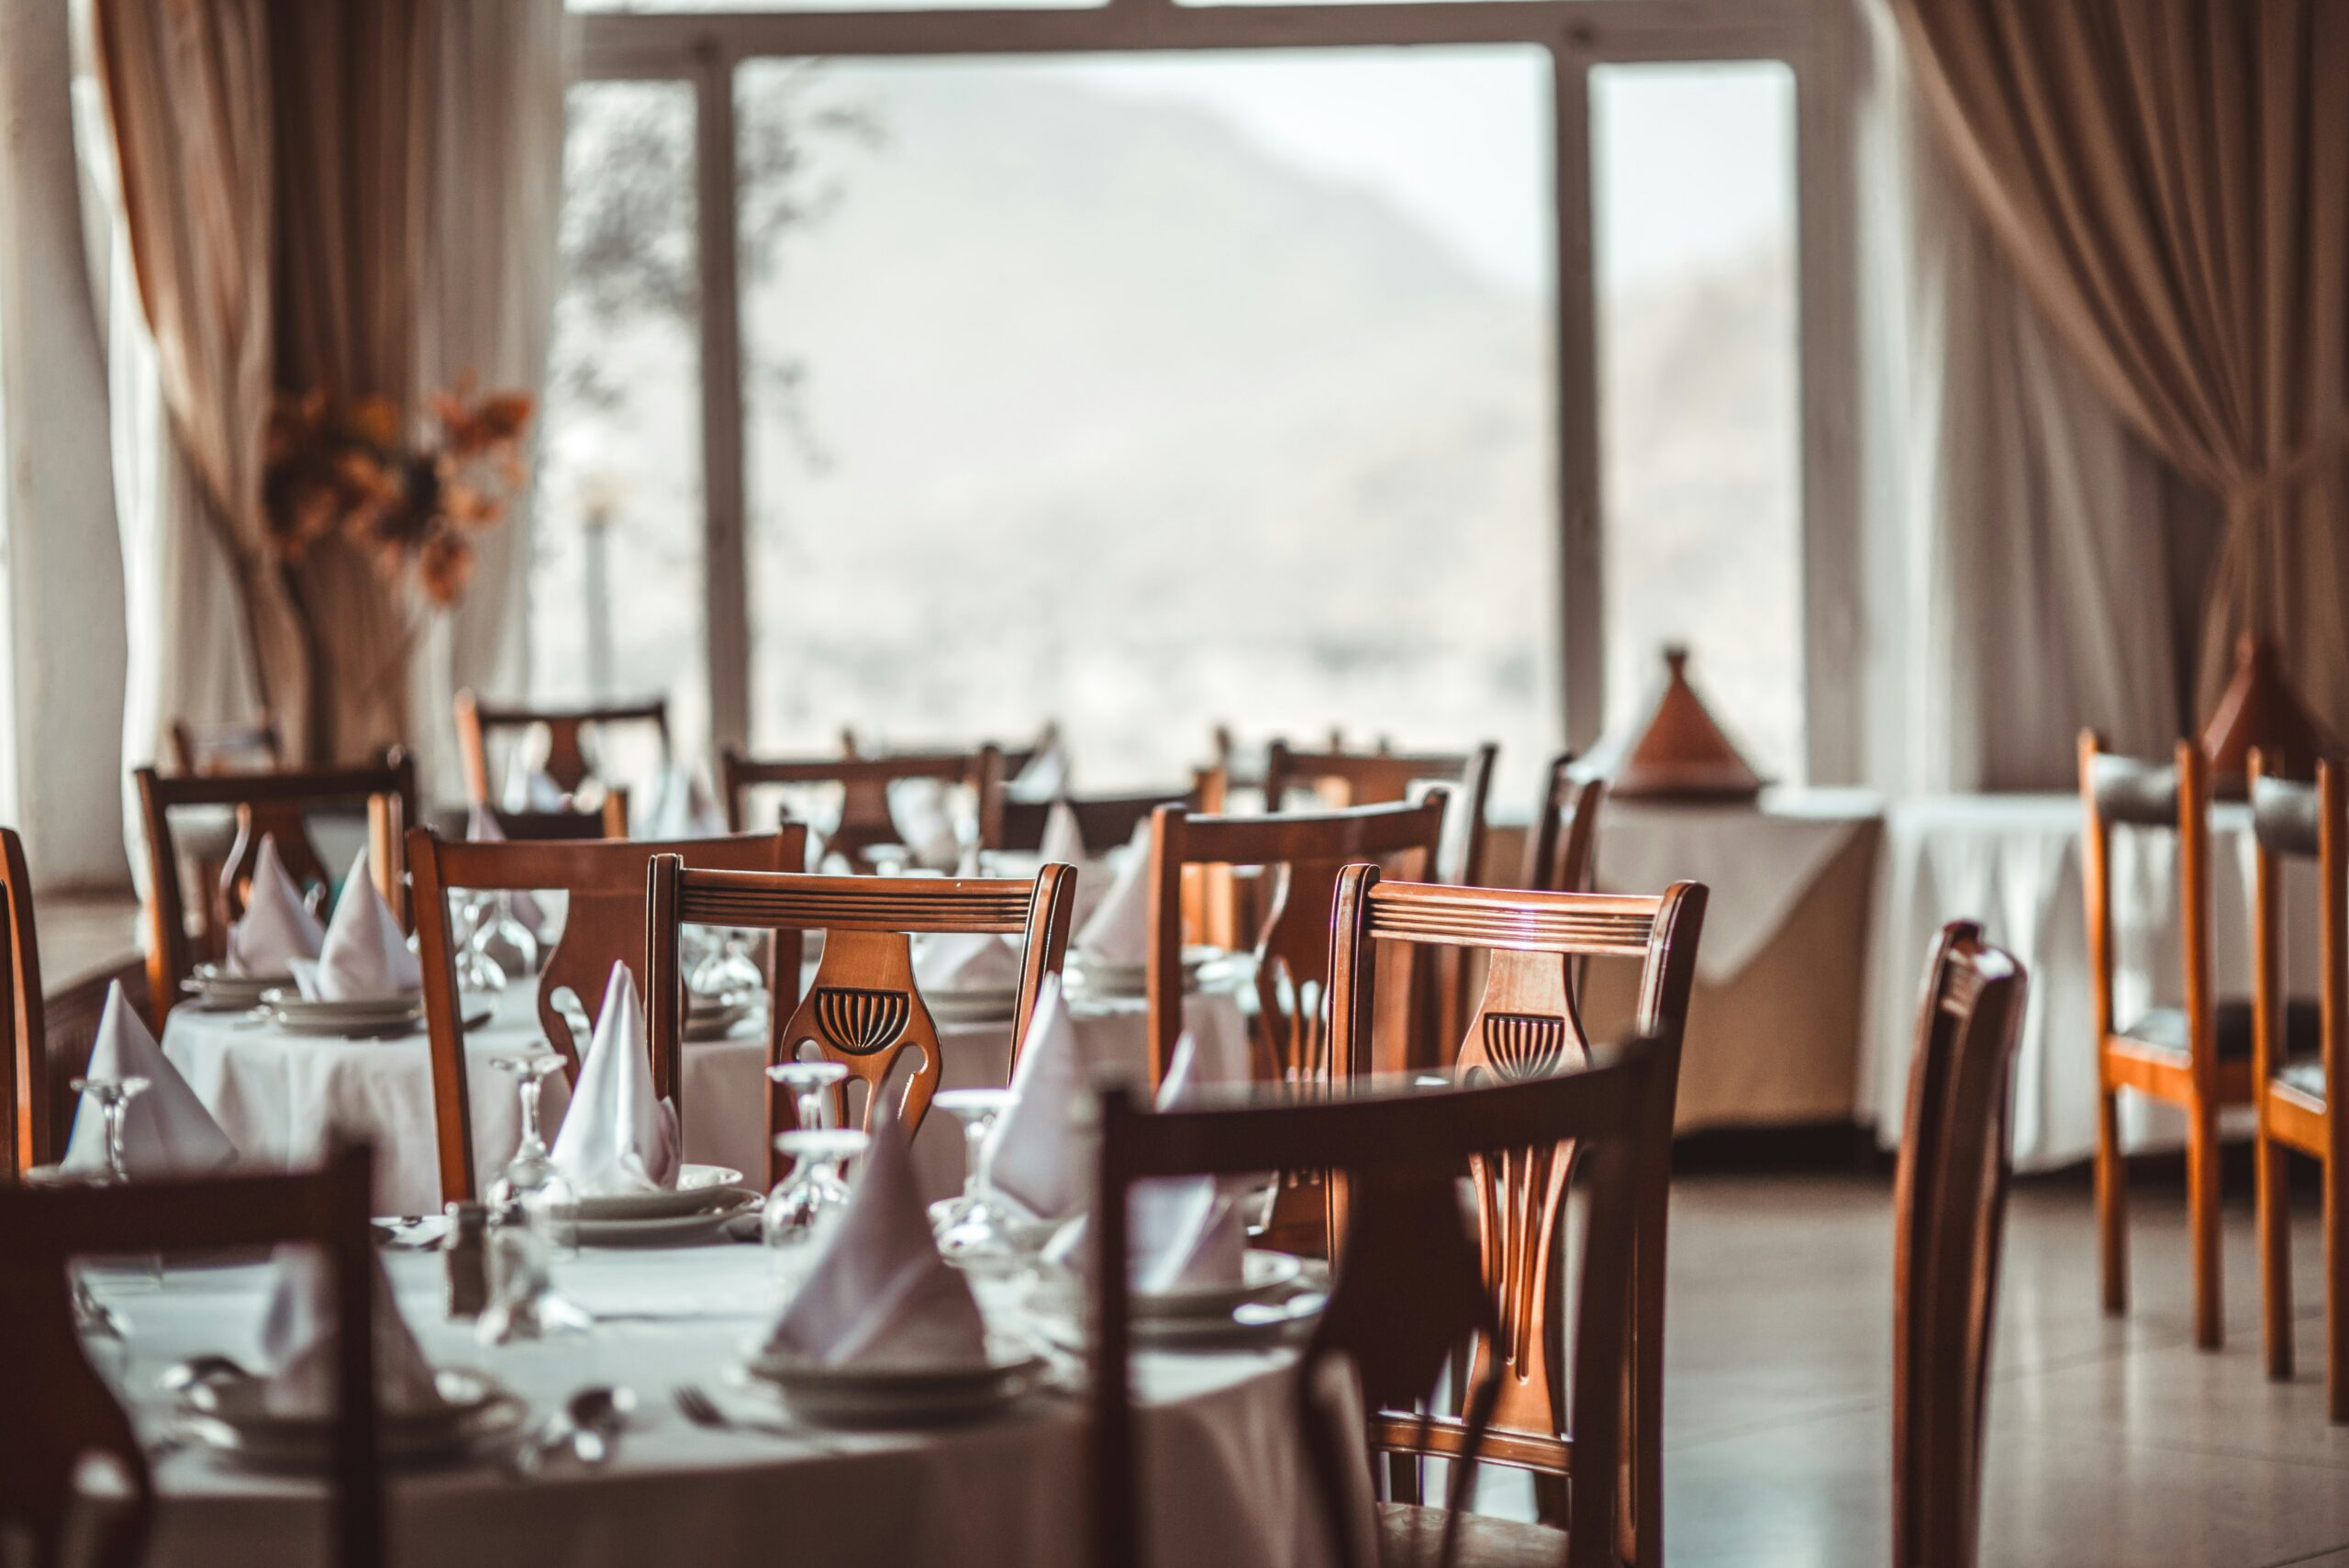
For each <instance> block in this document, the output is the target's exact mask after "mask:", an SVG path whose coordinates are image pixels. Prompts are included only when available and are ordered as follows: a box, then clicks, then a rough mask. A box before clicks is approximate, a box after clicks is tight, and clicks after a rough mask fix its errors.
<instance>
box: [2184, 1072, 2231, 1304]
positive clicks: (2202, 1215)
mask: <svg viewBox="0 0 2349 1568" xmlns="http://www.w3.org/2000/svg"><path fill="white" fill-rule="evenodd" d="M2186 1208H2187V1219H2188V1224H2189V1225H2190V1226H2191V1227H2192V1229H2193V1234H2192V1244H2193V1245H2192V1251H2193V1258H2194V1343H2195V1345H2196V1346H2197V1347H2198V1348H2199V1349H2201V1350H2206V1351H2215V1350H2217V1349H2218V1348H2219V1347H2220V1345H2221V1343H2222V1342H2223V1341H2224V1340H2225V1338H2226V1329H2225V1325H2224V1323H2223V1321H2222V1319H2221V1300H2220V1277H2219V1276H2220V1270H2221V1259H2220V1256H2219V1108H2218V1106H2213V1105H2200V1106H2195V1107H2194V1109H2193V1111H2192V1112H2191V1119H2190V1120H2189V1121H2188V1124H2187V1130H2186Z"/></svg>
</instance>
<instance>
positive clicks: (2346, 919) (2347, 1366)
mask: <svg viewBox="0 0 2349 1568" xmlns="http://www.w3.org/2000/svg"><path fill="white" fill-rule="evenodd" d="M2249 784H2250V793H2251V808H2252V825H2253V838H2254V843H2255V844H2256V846H2257V847H2256V851H2255V856H2256V858H2255V862H2254V874H2253V883H2252V999H2253V1007H2252V1012H2253V1018H2254V1025H2253V1028H2254V1035H2253V1053H2252V1083H2253V1084H2254V1093H2255V1095H2256V1096H2257V1100H2256V1104H2257V1106H2258V1123H2259V1132H2258V1162H2257V1173H2258V1184H2259V1283H2260V1295H2261V1299H2262V1306H2263V1311H2262V1313H2261V1325H2262V1329H2263V1332H2264V1336H2265V1339H2266V1352H2267V1375H2268V1376H2270V1377H2272V1378H2277V1379H2288V1378H2289V1377H2290V1376H2291V1375H2292V1235H2291V1227H2292V1184H2291V1173H2290V1172H2289V1170H2288V1155H2289V1154H2292V1153H2299V1154H2305V1155H2308V1156H2310V1157H2311V1158H2313V1159H2314V1160H2316V1161H2317V1162H2318V1163H2319V1164H2320V1166H2321V1169H2322V1175H2323V1194H2324V1196H2323V1227H2324V1390H2325V1409H2326V1413H2327V1414H2328V1415H2329V1416H2330V1417H2331V1418H2332V1420H2333V1421H2334V1422H2335V1423H2341V1422H2349V1233H2344V1232H2345V1231H2349V1122H2344V1119H2343V1118H2341V1117H2339V1116H2337V1115H2335V1114H2334V1112H2333V1107H2332V1085H2333V1084H2339V1083H2343V1082H2349V1078H2344V1077H2343V1074H2344V1073H2349V995H2344V993H2343V987H2344V986H2349V816H2345V815H2344V812H2349V779H2344V777H2343V764H2341V763H2337V762H2319V763H2317V764H2316V781H2315V782H2314V783H2313V784H2294V783H2290V782H2288V781H2286V780H2283V779H2278V778H2272V777H2269V776H2268V774H2267V759H2266V756H2265V755H2263V754H2262V753H2261V752H2260V751H2256V750H2254V751H2253V752H2252V753H2251V758H2250V779H2249ZM2310 859H2312V860H2314V861H2315V862H2316V866H2317V898H2316V908H2315V910H2314V911H2313V913H2314V914H2315V917H2316V922H2317V932H2318V941H2319V945H2320V948H2321V951H2322V955H2323V971H2322V973H2323V979H2322V983H2321V989H2320V991H2319V995H2318V1002H2317V1008H2318V1019H2319V1022H2318V1031H2317V1051H2316V1055H2315V1057H2314V1059H2313V1060H2310V1059H2309V1058H2307V1057H2304V1056H2303V1057H2299V1058H2298V1059H2295V1058H2294V1056H2293V1055H2292V1053H2291V1051H2290V1049H2289V1048H2290V1045H2291V1040H2290V1035H2289V1031H2288V1027H2287V1019H2288V1017H2289V1014H2290V1011H2291V997H2290V996H2289V995H2288V993H2287V992H2286V990H2285V984H2284V962H2283V940H2282V930H2281V927H2282V922H2283V919H2284V914H2283V910H2282V907H2281V904H2282V897H2283V881H2284V877H2283V867H2284V863H2285V862H2287V861H2290V860H2310ZM2294 913H2295V914H2296V915H2298V916H2299V917H2306V916H2307V915H2308V914H2309V913H2310V911H2308V910H2305V909H2301V910H2296V911H2295V912H2294Z"/></svg>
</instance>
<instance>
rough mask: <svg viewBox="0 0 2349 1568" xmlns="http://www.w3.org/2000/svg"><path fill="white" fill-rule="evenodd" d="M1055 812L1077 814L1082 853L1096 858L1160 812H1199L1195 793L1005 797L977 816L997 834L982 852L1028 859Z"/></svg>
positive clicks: (1040, 842) (1186, 791)
mask: <svg viewBox="0 0 2349 1568" xmlns="http://www.w3.org/2000/svg"><path fill="white" fill-rule="evenodd" d="M1053 806H1067V807H1068V808H1069V810H1071V811H1072V812H1074V813H1075V815H1076V831H1077V835H1078V837H1080V838H1082V839H1083V840H1085V853H1087V854H1089V855H1100V854H1102V853H1105V852H1106V851H1110V850H1114V849H1116V848H1117V847H1118V846H1119V845H1120V844H1123V843H1125V842H1127V841H1128V840H1130V839H1131V838H1132V837H1133V836H1134V831H1135V829H1137V828H1140V827H1141V825H1142V824H1143V823H1145V822H1147V821H1149V820H1150V818H1151V816H1152V813H1154V812H1155V811H1157V809H1158V808H1159V807H1160V806H1181V807H1183V808H1184V809H1186V810H1194V811H1195V810H1197V809H1198V791H1197V789H1196V788H1193V789H1186V790H1152V791H1150V792H1149V793H1147V794H1142V795H1062V796H1060V797H1058V798H1057V799H1053V800H1015V799H1013V798H1012V797H1011V796H1010V795H1004V796H1003V799H1002V802H1001V804H1000V805H999V806H997V807H996V809H995V810H994V811H992V812H982V813H981V814H980V817H981V819H982V820H983V821H988V822H991V823H992V824H993V826H994V828H995V832H996V841H995V842H992V843H986V844H984V845H982V848H985V849H990V850H1018V851H1029V852H1031V853H1032V852H1033V851H1037V850H1040V849H1042V848H1043V846H1044V824H1045V823H1046V822H1047V821H1049V820H1050V819H1051V817H1052V807H1053Z"/></svg>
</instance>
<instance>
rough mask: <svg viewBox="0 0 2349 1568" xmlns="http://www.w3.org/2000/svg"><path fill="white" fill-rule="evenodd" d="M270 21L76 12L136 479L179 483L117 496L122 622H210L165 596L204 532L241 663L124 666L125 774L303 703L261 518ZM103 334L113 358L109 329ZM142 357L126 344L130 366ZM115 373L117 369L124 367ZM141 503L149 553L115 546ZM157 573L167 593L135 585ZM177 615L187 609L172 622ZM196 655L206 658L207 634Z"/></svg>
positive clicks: (172, 5) (173, 10)
mask: <svg viewBox="0 0 2349 1568" xmlns="http://www.w3.org/2000/svg"><path fill="white" fill-rule="evenodd" d="M268 10H269V7H268V5H267V3H266V0H209V3H207V4H205V5H201V6H192V5H187V4H184V0H93V4H92V7H91V11H90V14H89V25H90V38H91V41H92V44H93V50H92V54H93V63H94V65H95V74H96V77H97V80H98V83H99V86H100V89H101V93H102V96H103V98H104V102H105V106H106V121H107V122H108V125H109V126H110V128H111V130H112V152H113V160H114V166H113V168H112V170H111V173H112V174H113V176H114V177H113V180H112V182H111V183H112V186H113V190H114V194H115V195H116V197H117V204H118V206H117V210H118V214H119V221H120V226H121V229H122V238H123V239H124V240H125V241H127V243H125V244H124V245H123V247H122V249H123V250H124V251H125V252H126V259H127V262H128V272H130V274H131V276H132V277H133V278H134V279H135V282H136V287H137V295H138V303H139V308H140V311H141V313H142V314H143V316H144V317H145V321H146V325H147V328H149V334H150V339H151V350H152V351H151V356H147V358H148V362H147V363H146V364H145V365H143V366H142V367H139V368H142V369H144V370H145V371H147V373H150V374H151V377H152V382H153V385H154V387H155V389H156V391H157V392H158V394H159V396H160V402H161V407H162V411H163V413H164V416H165V419H166V422H167V425H168V434H167V439H168V443H169V446H170V448H171V450H170V451H169V452H167V453H164V454H162V456H161V460H160V461H159V462H157V463H153V464H149V465H147V466H148V467H150V469H152V470H153V471H154V473H157V474H159V475H162V476H165V477H172V478H178V479H181V480H183V481H184V483H183V484H176V485H166V484H150V485H148V486H146V487H145V490H144V495H143V499H142V497H141V495H140V494H139V493H134V492H128V491H127V492H126V493H125V495H123V496H121V497H119V502H120V505H121V506H123V508H124V513H125V533H126V562H125V566H126V572H127V573H132V574H133V575H134V576H137V577H138V578H139V581H137V582H133V583H132V584H130V585H129V586H130V598H131V610H132V612H133V615H134V617H137V616H138V615H139V612H140V611H141V609H142V607H143V608H144V609H145V610H146V611H147V612H148V620H147V623H146V624H147V625H149V626H150V627H155V628H162V627H164V626H166V624H167V623H172V622H173V621H175V620H177V619H184V618H186V617H187V616H195V617H198V618H199V619H206V620H208V619H209V618H210V616H211V610H212V609H213V608H215V607H217V606H211V605H209V604H208V603H189V602H184V601H187V600H188V599H189V595H186V594H184V593H181V592H179V591H178V586H179V584H182V583H187V584H195V583H197V582H198V581H200V578H199V576H198V574H197V573H195V572H194V571H193V570H186V571H183V570H181V569H182V568H190V567H192V566H193V565H194V562H193V561H192V559H191V552H192V551H193V552H198V553H202V552H201V551H200V550H199V547H198V546H197V544H196V542H195V540H194V539H189V538H186V537H185V535H186V534H187V532H188V531H189V530H190V529H191V528H198V529H201V530H202V531H203V532H205V533H206V534H208V535H209V536H210V538H211V540H212V542H213V545H214V546H215V547H217V551H218V557H217V559H219V560H220V561H221V562H224V563H225V565H226V567H227V570H228V578H229V581H230V582H231V583H232V584H234V587H235V596H236V597H237V598H238V599H239V600H240V601H241V605H240V606H239V617H238V618H239V619H240V620H241V622H242V625H241V627H240V628H239V631H240V636H239V638H238V639H236V640H238V641H240V642H241V643H242V645H243V652H244V655H245V657H244V658H243V659H241V660H239V664H240V665H241V669H240V670H239V671H235V672H230V671H225V670H222V669H219V668H217V667H214V666H217V663H218V661H217V660H213V661H208V662H207V667H206V669H205V670H202V671H181V670H179V669H178V668H177V665H176V662H175V661H174V660H173V656H172V655H173V649H171V648H170V647H168V646H167V647H165V648H163V649H161V650H160V651H153V652H150V654H148V655H146V656H144V657H140V656H138V655H136V654H135V655H134V660H133V662H134V666H135V668H134V670H133V674H132V681H131V690H130V692H129V693H128V696H127V700H126V724H125V734H124V751H125V755H126V758H127V759H128V760H129V761H131V762H139V761H144V760H146V759H148V758H151V757H154V756H157V755H159V754H161V746H162V739H163V730H164V728H165V727H166V726H167V725H168V724H169V722H170V720H171V719H172V718H173V717H179V716H187V717H227V715H225V714H214V713H212V712H210V711H209V710H210V708H211V707H213V706H223V705H228V704H233V706H235V707H236V708H237V709H239V711H244V712H250V711H251V710H252V709H253V708H256V707H259V706H263V705H264V704H266V705H268V706H273V707H274V708H276V709H277V710H278V711H279V712H280V713H281V714H282V715H283V716H284V718H285V721H286V722H287V724H288V726H289V728H291V729H292V730H293V732H294V739H295V740H297V741H298V740H299V739H300V736H301V733H302V725H303V721H304V718H305V716H306V712H307V708H308V702H309V693H308V689H307V676H306V662H305V657H304V650H303V643H302V638H301V631H300V626H299V623H298V621H297V620H296V618H295V613H294V608H293V604H292V600H291V596H290V595H289V594H288V592H287V590H286V586H285V583H284V578H283V577H282V575H281V573H280V568H279V564H278V562H277V559H276V556H275V553H274V551H273V548H272V546H271V543H270V539H269V533H268V528H267V525H266V523H265V521H264V520H263V518H262V509H261V480H262V431H263V426H264V422H265V420H266V418H267V416H268V409H269V402H270V396H271V392H272V385H273V322H272V318H271V303H270V302H271V291H270V280H271V272H272V250H273V245H274V234H275V229H274V218H275V212H274V205H275V204H274V184H275V155H274V149H273V135H272V128H271V113H272V110H271V95H270V70H269V15H268ZM114 336H115V339H116V342H117V346H118V347H121V346H124V345H125V342H126V335H125V334H124V333H123V332H122V331H120V330H119V329H117V331H116V333H115V334H114ZM149 346H150V344H148V343H141V344H140V345H139V349H140V350H141V351H142V354H143V351H144V350H146V349H147V348H148V347H149ZM135 357H136V356H135ZM116 360H117V366H119V365H120V364H121V363H122V362H123V361H122V354H121V353H119V352H117V355H116ZM116 379H117V387H116V395H117V397H119V396H121V395H123V394H124V393H125V391H126V390H128V388H127V387H126V386H125V384H124V377H123V376H122V375H121V374H120V373H118V374H117V378H116ZM117 423H118V424H119V421H117ZM117 435H118V437H119V435H120V432H119V431H118V432H117ZM174 471H176V472H174ZM140 508H143V511H142V514H141V515H142V516H143V515H144V514H145V513H153V514H154V516H153V517H151V518H149V519H148V520H149V521H150V522H152V523H153V524H154V525H155V526H154V527H152V528H140V529H139V530H137V531H138V532H139V534H140V536H141V538H142V539H143V538H144V537H145V536H147V535H150V534H151V535H153V536H154V539H153V541H152V542H154V543H156V545H157V546H158V548H157V549H156V550H133V549H132V548H130V547H131V546H134V545H137V544H138V543H139V540H138V539H132V538H131V534H132V533H133V531H134V530H133V528H132V527H131V524H132V521H133V518H132V516H131V514H132V512H133V511H134V510H139V509H140ZM166 513H168V514H169V516H168V517H167V516H165V514H166ZM174 519H176V520H174ZM134 553H136V554H139V556H140V557H141V559H139V560H137V561H133V560H131V559H130V557H131V556H132V555H133V554H134ZM149 555H152V556H154V557H155V558H156V559H154V560H148V559H145V557H147V556H149ZM159 563H160V564H161V565H163V566H165V567H166V568H169V570H168V572H167V576H168V580H167V581H161V582H153V581H147V578H149V577H150V576H151V575H152V570H153V569H154V568H155V567H156V566H157V565H158V564H159ZM174 605H177V606H179V607H180V608H181V610H183V611H184V615H182V616H179V617H173V615H172V614H170V613H169V612H170V611H171V610H172V608H173V606H174ZM134 639H135V637H134ZM210 646H212V647H214V648H215V649H216V651H217V650H219V649H220V647H221V645H220V643H219V639H217V638H214V639H211V640H210ZM142 670H143V673H144V675H145V676H146V677H147V678H145V679H143V680H142V678H141V677H142ZM224 679H226V680H227V681H228V684H231V685H234V686H239V687H242V688H244V689H243V690H241V691H240V692H239V693H238V694H237V695H233V696H232V695H228V694H227V693H225V692H223V691H221V690H219V689H218V687H219V685H220V683H221V682H222V681H223V680H224ZM192 682H194V683H199V684H200V688H201V689H199V686H198V685H192V684H191V683H192ZM183 688H185V689H183ZM134 723H135V724H137V726H138V732H137V733H133V732H132V730H131V726H132V725H133V724H134Z"/></svg>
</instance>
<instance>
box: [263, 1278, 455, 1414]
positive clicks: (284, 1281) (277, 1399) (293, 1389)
mask: <svg viewBox="0 0 2349 1568" xmlns="http://www.w3.org/2000/svg"><path fill="white" fill-rule="evenodd" d="M272 1261H273V1262H274V1263H275V1264H276V1266H277V1282H276V1284H275V1285H274V1286H273V1287H272V1289H271V1291H270V1296H269V1309H268V1312H267V1314H266V1315H265V1316H264V1317H263V1318H262V1327H261V1352H262V1367H263V1369H264V1370H265V1373H266V1375H267V1377H268V1379H269V1381H268V1385H267V1386H266V1387H264V1388H263V1389H262V1404H263V1405H264V1406H265V1407H267V1408H268V1410H269V1411H270V1413H271V1414H272V1415H276V1416H311V1417H323V1416H326V1415H328V1414H329V1413H330V1412H331V1411H332V1410H333V1408H334V1400H335V1392H336V1388H335V1385H336V1381H337V1377H336V1372H335V1364H334V1332H335V1299H334V1273H333V1270H332V1268H331V1266H330V1265H329V1262H328V1258H327V1255H326V1254H325V1253H324V1252H322V1251H319V1250H318V1249H317V1248H315V1247H280V1248H279V1249H278V1250H277V1251H276V1253H275V1254H274V1255H273V1260H272ZM374 1275H375V1398H376V1402H377V1403H378V1405H380V1406H381V1407H382V1408H384V1409H385V1410H390V1411H397V1412H403V1413H406V1412H414V1411H419V1410H429V1409H432V1408H434V1407H437V1406H439V1405H440V1403H441V1399H440V1390H439V1389H437V1388H436V1387H434V1386H433V1382H432V1367H431V1363H429V1362H427V1361H426V1360H425V1359H424V1351H422V1350H421V1349H420V1348H419V1347H418V1346H417V1342H416V1335H415V1334H414V1333H412V1332H411V1331H410V1330H409V1329H408V1326H407V1321H406V1319H405V1318H402V1317H401V1316H400V1309H399V1303H398V1302H396V1301H395V1300H394V1299H393V1296H392V1283H391V1281H390V1280H389V1279H387V1278H385V1277H384V1261H383V1259H382V1258H381V1257H380V1256H379V1257H377V1258H376V1259H375V1260H374Z"/></svg>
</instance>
